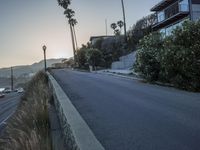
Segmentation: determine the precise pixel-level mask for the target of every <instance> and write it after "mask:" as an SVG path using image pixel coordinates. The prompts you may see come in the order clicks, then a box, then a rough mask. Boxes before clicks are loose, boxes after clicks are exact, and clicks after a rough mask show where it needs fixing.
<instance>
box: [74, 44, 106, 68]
mask: <svg viewBox="0 0 200 150" xmlns="http://www.w3.org/2000/svg"><path fill="white" fill-rule="evenodd" d="M77 56H78V65H79V67H80V68H81V69H88V68H89V65H90V66H92V67H93V69H95V68H96V67H97V66H98V67H102V63H103V55H102V52H101V51H99V50H98V49H93V48H87V47H82V48H81V49H80V50H78V51H77Z"/></svg>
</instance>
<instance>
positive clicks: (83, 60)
mask: <svg viewBox="0 0 200 150" xmlns="http://www.w3.org/2000/svg"><path fill="white" fill-rule="evenodd" d="M87 51H88V49H87V48H86V47H82V48H81V49H80V50H78V51H77V62H78V65H79V67H80V68H86V67H87V56H86V54H87Z"/></svg>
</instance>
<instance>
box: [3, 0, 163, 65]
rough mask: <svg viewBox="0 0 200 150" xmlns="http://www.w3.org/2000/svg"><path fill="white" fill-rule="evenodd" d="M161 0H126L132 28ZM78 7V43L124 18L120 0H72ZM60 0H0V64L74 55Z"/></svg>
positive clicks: (29, 62)
mask: <svg viewBox="0 0 200 150" xmlns="http://www.w3.org/2000/svg"><path fill="white" fill-rule="evenodd" d="M159 1H160V0H140V1H138V0H124V3H125V9H126V18H127V28H128V29H129V28H130V27H131V26H132V25H133V24H134V23H135V22H136V21H137V20H139V19H141V18H142V17H144V16H146V15H148V14H150V13H151V12H150V8H151V7H152V6H154V5H155V4H156V3H158V2H159ZM70 7H71V8H72V9H73V10H75V12H76V15H75V18H76V19H77V21H78V25H77V26H76V32H77V40H78V45H79V46H81V44H86V43H87V42H88V41H89V38H90V36H97V35H105V33H106V30H105V20H106V19H107V22H108V34H109V35H112V34H113V32H112V29H111V28H110V24H111V23H113V22H117V21H119V20H122V19H123V18H122V8H121V0H72V5H71V6H70ZM63 11H64V10H63V9H62V8H61V7H59V6H58V4H57V0H1V2H0V68H2V67H10V66H16V65H28V64H33V63H34V62H38V61H40V60H42V59H43V51H42V46H43V45H44V44H45V45H46V46H47V58H69V57H71V56H73V52H72V46H71V45H72V44H71V43H72V42H71V37H70V29H69V25H68V23H67V20H66V18H65V16H64V15H63Z"/></svg>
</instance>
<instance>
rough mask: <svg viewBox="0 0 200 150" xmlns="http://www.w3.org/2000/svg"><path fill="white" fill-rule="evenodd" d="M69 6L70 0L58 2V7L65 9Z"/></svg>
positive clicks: (59, 0)
mask: <svg viewBox="0 0 200 150" xmlns="http://www.w3.org/2000/svg"><path fill="white" fill-rule="evenodd" d="M70 4H71V0H58V5H60V6H61V7H63V8H64V9H67V8H68V6H69V5H70Z"/></svg>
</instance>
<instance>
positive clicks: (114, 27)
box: [110, 23, 117, 33]
mask: <svg viewBox="0 0 200 150" xmlns="http://www.w3.org/2000/svg"><path fill="white" fill-rule="evenodd" d="M110 27H111V28H112V29H113V31H114V33H115V30H116V28H117V24H116V23H112V24H111V25H110Z"/></svg>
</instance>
